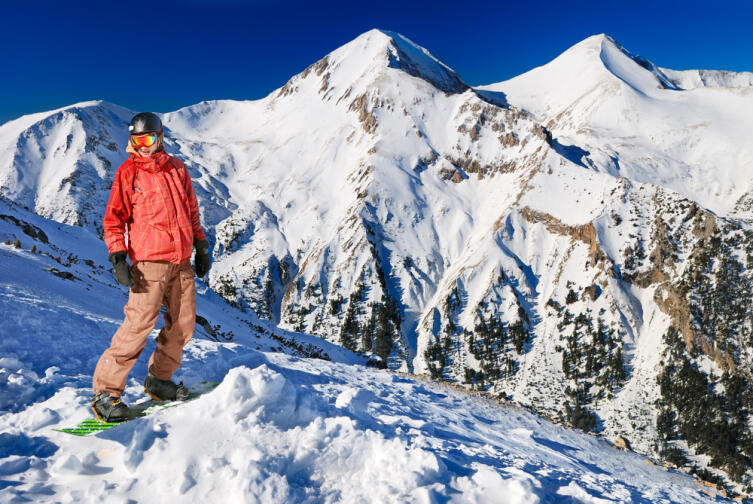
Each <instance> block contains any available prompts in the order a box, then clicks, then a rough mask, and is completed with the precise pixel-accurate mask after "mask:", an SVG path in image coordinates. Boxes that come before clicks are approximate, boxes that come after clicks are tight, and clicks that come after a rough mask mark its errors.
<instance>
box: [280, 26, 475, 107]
mask: <svg viewBox="0 0 753 504" xmlns="http://www.w3.org/2000/svg"><path fill="white" fill-rule="evenodd" d="M388 69H395V70H401V71H403V72H405V73H407V74H409V75H411V76H413V77H417V78H419V79H422V80H423V81H425V82H427V83H429V84H431V85H432V86H434V87H435V88H437V89H439V90H440V91H443V92H445V93H447V94H455V93H462V92H464V91H465V90H467V89H468V88H469V86H468V85H467V84H465V83H464V82H463V80H462V79H461V78H460V76H459V75H458V74H457V73H455V71H454V70H452V69H451V68H450V67H448V66H447V65H445V64H444V63H442V62H441V61H439V60H438V59H437V58H435V57H434V56H433V55H432V54H431V53H430V52H429V51H427V50H426V49H424V48H423V47H421V46H419V45H417V44H415V43H414V42H412V41H411V40H409V39H408V38H407V37H405V36H403V35H401V34H399V33H397V32H393V31H388V30H380V29H376V28H375V29H372V30H369V31H367V32H365V33H362V34H361V35H359V36H358V37H356V38H355V39H353V40H352V41H350V42H348V43H347V44H345V45H343V46H341V47H339V48H338V49H335V50H334V51H332V52H331V53H329V54H328V55H327V56H325V57H324V58H322V59H321V60H319V61H318V62H317V63H314V64H313V65H311V66H309V67H308V68H307V69H306V70H304V71H303V72H302V73H300V74H299V75H297V76H296V77H294V78H293V79H291V81H290V82H288V84H286V86H285V88H283V89H282V90H281V94H283V95H284V94H287V93H289V92H290V90H291V89H292V88H293V87H294V86H295V84H296V83H297V82H296V81H297V80H298V79H300V78H306V77H308V76H309V75H310V73H311V72H312V70H313V71H314V72H315V73H316V75H317V76H318V77H322V79H323V82H322V86H321V89H322V90H325V89H328V88H329V87H331V86H337V85H341V86H342V87H343V88H344V89H347V88H349V87H352V86H353V85H355V84H356V83H357V82H359V81H361V82H363V84H364V85H366V86H370V85H371V84H372V83H373V82H374V81H375V80H376V79H378V78H380V77H381V76H382V75H384V73H385V70H388ZM291 85H292V86H291Z"/></svg>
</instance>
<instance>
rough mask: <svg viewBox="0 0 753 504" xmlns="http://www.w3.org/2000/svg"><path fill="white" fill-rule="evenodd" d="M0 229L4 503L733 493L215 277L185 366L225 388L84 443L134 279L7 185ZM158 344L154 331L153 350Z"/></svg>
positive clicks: (130, 397) (189, 378)
mask: <svg viewBox="0 0 753 504" xmlns="http://www.w3.org/2000/svg"><path fill="white" fill-rule="evenodd" d="M0 237H1V238H4V237H17V238H15V239H17V240H18V242H17V243H11V244H5V243H0V313H2V316H3V322H2V325H0V336H1V337H0V350H1V351H2V353H1V354H0V502H3V503H5V502H8V503H12V502H39V503H42V502H76V503H95V502H154V501H170V502H197V501H198V502H217V501H221V502H260V503H278V502H301V503H304V502H374V503H383V502H452V503H469V504H470V503H474V504H476V503H494V502H500V499H502V502H515V503H544V502H628V501H632V502H684V503H702V502H717V501H718V500H719V499H720V496H721V495H722V494H721V493H720V491H719V489H713V488H709V487H705V486H702V484H701V483H700V481H698V480H697V479H695V480H694V479H693V478H692V477H691V476H690V475H687V474H684V473H682V472H679V471H674V470H672V471H667V470H666V468H662V467H658V466H656V465H652V464H647V463H646V461H647V459H646V458H645V457H644V456H641V455H639V454H636V453H632V452H624V451H619V450H617V449H616V448H613V447H612V446H611V445H610V444H609V443H608V442H606V441H604V440H600V439H596V438H595V437H593V436H589V435H587V434H584V433H581V432H578V431H575V430H572V429H566V428H564V427H562V426H557V425H554V424H553V423H551V422H548V421H546V420H543V419H541V418H540V417H538V416H536V415H534V414H532V413H531V412H529V411H526V410H525V409H524V408H521V407H519V406H516V405H513V404H509V403H508V404H499V403H497V402H494V401H491V400H489V399H487V398H482V397H474V396H470V395H469V394H467V393H465V392H463V391H462V390H458V389H453V388H450V387H448V386H446V385H439V384H436V383H432V382H430V381H428V380H426V379H420V378H416V377H411V376H407V375H400V374H397V373H393V372H388V371H384V370H373V369H369V368H367V367H364V366H363V365H362V364H363V362H364V359H362V358H361V357H359V356H357V355H355V354H353V353H351V352H348V351H347V350H345V349H343V348H341V347H338V346H335V345H332V344H328V343H326V342H325V341H323V340H321V339H320V338H316V337H313V336H307V335H304V334H292V333H288V332H285V331H282V330H279V329H277V328H275V327H274V326H272V325H271V324H269V323H268V322H265V321H260V320H258V319H256V317H255V316H254V315H253V314H247V315H246V314H243V313H241V312H239V311H238V310H236V309H233V308H232V307H230V306H228V305H227V304H226V303H225V302H224V301H223V300H222V299H220V298H219V297H218V296H216V295H215V294H214V293H213V292H212V291H211V290H209V289H207V288H206V287H204V286H202V287H203V288H200V289H199V294H198V298H197V306H198V314H199V315H200V317H201V319H200V323H199V324H198V325H197V331H196V333H195V335H194V338H193V340H192V341H191V342H189V344H188V346H187V347H186V349H185V351H184V355H183V366H182V367H181V368H180V370H179V371H178V373H177V375H178V377H177V378H179V379H181V380H183V381H184V382H185V383H186V385H188V386H189V387H194V386H195V385H197V384H199V383H201V382H204V381H207V380H209V381H219V382H220V384H219V386H217V388H216V389H214V390H213V391H211V392H209V393H207V394H205V395H203V396H201V397H199V398H198V399H196V400H194V401H192V402H190V403H188V404H185V405H179V406H177V407H174V408H168V409H164V410H162V411H159V412H157V413H153V414H151V415H150V416H148V417H145V418H140V419H136V420H133V421H130V422H128V423H127V424H124V425H122V426H118V427H116V428H114V429H112V430H109V431H106V432H100V433H98V434H96V435H93V436H90V437H87V438H77V437H74V436H71V435H69V434H64V433H61V432H56V431H55V430H54V429H58V428H61V427H70V426H73V425H75V424H77V423H78V422H79V421H81V420H83V419H86V418H90V417H91V409H90V407H89V404H90V400H91V390H90V387H91V372H92V369H93V368H94V366H95V364H96V361H97V359H98V358H99V355H100V353H101V352H102V351H103V350H104V348H105V347H106V346H107V345H108V343H109V340H110V336H111V335H112V333H113V332H114V331H115V329H116V328H117V326H118V325H119V323H120V322H121V320H122V311H121V310H122V306H123V304H124V303H125V301H126V298H127V291H126V289H124V288H122V287H120V286H119V285H117V284H116V283H115V281H114V279H113V277H112V274H111V272H110V271H109V268H107V267H105V262H106V261H105V260H104V255H103V254H102V253H101V252H100V251H99V247H101V245H102V243H101V240H99V239H98V238H97V237H96V236H95V235H94V234H93V233H91V232H89V231H88V230H85V229H83V228H81V227H74V226H68V225H64V224H59V223H57V222H55V221H52V220H49V219H44V218H42V217H39V216H38V215H34V214H32V213H31V212H29V211H27V210H25V209H23V208H21V207H20V206H19V205H16V204H14V203H11V202H9V201H7V200H5V199H2V198H0ZM15 239H14V241H15ZM199 285H200V286H201V283H200V284H199ZM209 321H211V323H209ZM160 325H161V322H160V323H159V324H158V327H159V326H160ZM156 332H157V331H155V333H156ZM155 335H156V334H155ZM153 349H154V341H153V338H150V339H149V341H148V342H147V348H146V352H145V353H146V354H147V355H148V354H149V353H151V352H152V351H153ZM312 356H316V357H318V358H311V357H312ZM145 373H146V359H141V360H140V361H139V362H138V363H137V365H136V367H135V368H134V370H133V372H132V374H131V377H130V379H129V381H128V384H127V388H126V393H125V395H124V400H125V401H127V402H128V403H129V404H131V405H139V404H141V403H143V402H144V401H146V400H148V398H146V397H144V394H143V389H142V387H141V379H142V377H143V376H144V374H145ZM654 464H655V462H654Z"/></svg>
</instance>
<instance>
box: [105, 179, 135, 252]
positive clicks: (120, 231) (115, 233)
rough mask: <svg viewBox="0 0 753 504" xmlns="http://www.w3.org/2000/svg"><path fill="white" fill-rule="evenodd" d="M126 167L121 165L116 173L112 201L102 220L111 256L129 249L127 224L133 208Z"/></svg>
mask: <svg viewBox="0 0 753 504" xmlns="http://www.w3.org/2000/svg"><path fill="white" fill-rule="evenodd" d="M125 166H126V165H125V164H123V165H121V166H120V168H118V171H117V172H116V173H115V180H113V182H112V189H110V199H109V201H108V202H107V209H106V210H105V218H104V219H103V220H102V226H103V228H104V232H105V244H106V245H107V250H108V251H109V252H110V253H111V254H112V253H114V252H120V251H123V250H126V249H127V247H126V243H125V232H126V223H127V222H128V221H129V219H130V218H131V210H132V206H131V198H130V193H129V192H128V188H127V187H126V186H127V184H128V182H127V181H126V180H125V177H124V173H125V172H126V169H125V168H124V167H125Z"/></svg>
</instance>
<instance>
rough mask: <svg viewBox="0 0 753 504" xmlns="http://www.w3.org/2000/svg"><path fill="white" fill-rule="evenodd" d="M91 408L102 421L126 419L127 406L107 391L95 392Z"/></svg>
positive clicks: (122, 420) (121, 420)
mask: <svg viewBox="0 0 753 504" xmlns="http://www.w3.org/2000/svg"><path fill="white" fill-rule="evenodd" d="M92 410H93V411H94V415H95V416H96V417H97V419H99V420H101V421H102V422H124V421H126V420H128V406H127V405H126V404H125V403H122V402H120V397H113V396H111V395H110V394H109V393H108V392H103V393H101V394H97V395H95V396H94V399H92Z"/></svg>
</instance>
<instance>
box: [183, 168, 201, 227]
mask: <svg viewBox="0 0 753 504" xmlns="http://www.w3.org/2000/svg"><path fill="white" fill-rule="evenodd" d="M183 169H184V170H185V174H186V177H185V178H186V188H185V189H186V195H187V196H188V210H189V212H190V213H191V227H192V228H193V239H194V241H196V240H206V239H207V237H206V235H205V234H204V230H203V229H201V221H200V220H199V202H198V200H197V199H196V193H194V192H193V184H192V183H191V175H189V174H188V169H187V168H186V167H185V165H183Z"/></svg>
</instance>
